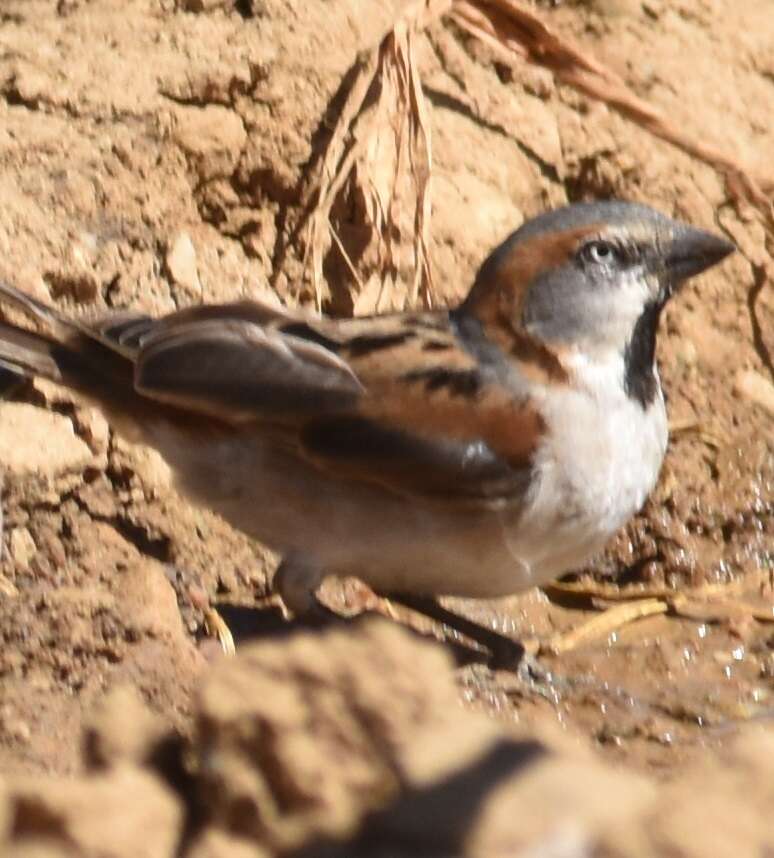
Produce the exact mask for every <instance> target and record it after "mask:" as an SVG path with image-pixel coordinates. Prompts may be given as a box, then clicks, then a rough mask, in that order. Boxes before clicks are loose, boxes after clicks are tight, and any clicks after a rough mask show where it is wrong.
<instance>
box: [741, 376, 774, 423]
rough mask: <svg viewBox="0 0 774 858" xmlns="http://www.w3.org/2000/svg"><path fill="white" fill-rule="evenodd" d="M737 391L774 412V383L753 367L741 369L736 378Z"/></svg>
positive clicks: (745, 397) (750, 400)
mask: <svg viewBox="0 0 774 858" xmlns="http://www.w3.org/2000/svg"><path fill="white" fill-rule="evenodd" d="M734 390H735V391H736V393H737V394H738V395H739V396H741V397H743V398H744V399H746V400H747V401H748V402H752V403H753V404H755V405H759V406H760V407H761V408H764V409H765V410H766V411H768V412H769V414H774V384H772V383H771V382H770V381H769V380H768V379H767V378H764V377H763V376H762V375H761V374H760V373H758V372H755V370H753V369H740V370H739V372H738V373H737V374H736V378H735V379H734Z"/></svg>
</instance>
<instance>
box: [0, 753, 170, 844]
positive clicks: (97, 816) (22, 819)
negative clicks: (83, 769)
mask: <svg viewBox="0 0 774 858" xmlns="http://www.w3.org/2000/svg"><path fill="white" fill-rule="evenodd" d="M6 802H7V803H6V808H7V811H6V812H8V813H9V814H10V817H11V819H12V838H13V840H15V841H17V842H19V843H20V845H24V844H25V841H27V840H33V842H34V841H40V840H49V841H53V843H54V844H55V845H56V847H57V850H58V849H60V848H61V847H65V852H64V854H70V855H73V856H79V858H80V856H82V858H92V856H93V858H97V857H98V856H99V858H135V856H137V855H143V856H147V858H168V856H171V855H172V854H173V853H174V849H175V846H176V844H177V842H178V840H179V838H180V833H181V826H182V821H183V810H182V807H181V806H180V803H179V802H178V801H177V800H176V799H175V797H174V796H173V795H172V793H171V792H170V790H168V789H167V788H166V787H165V786H164V785H163V784H162V783H161V782H160V781H159V779H158V778H157V777H155V776H154V775H153V774H151V773H150V772H147V771H141V770H140V769H137V768H134V767H130V766H118V767H116V768H114V769H112V770H111V771H109V772H107V773H106V774H97V775H92V776H90V777H83V778H76V779H73V780H70V781H67V782H64V781H60V780H57V779H55V778H45V777H29V778H20V779H19V780H17V781H15V782H14V783H13V784H12V785H10V786H9V789H8V798H7V800H6ZM3 854H7V853H6V852H4V853H3ZM44 854H45V853H44ZM54 854H56V852H54Z"/></svg>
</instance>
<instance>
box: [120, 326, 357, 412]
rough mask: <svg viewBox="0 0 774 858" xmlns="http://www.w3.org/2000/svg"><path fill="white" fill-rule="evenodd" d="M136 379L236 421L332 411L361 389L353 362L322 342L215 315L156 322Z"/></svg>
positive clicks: (173, 399) (154, 393)
mask: <svg viewBox="0 0 774 858" xmlns="http://www.w3.org/2000/svg"><path fill="white" fill-rule="evenodd" d="M135 384H136V387H137V389H138V390H139V391H140V392H141V393H143V394H145V395H146V396H149V397H151V398H153V399H156V400H159V401H162V402H165V403H167V404H170V405H176V406H178V407H182V408H190V409H191V410H193V411H198V412H202V413H207V414H211V415H213V416H216V417H220V418H222V419H224V420H226V421H228V422H238V423H241V422H249V421H256V420H258V421H260V420H272V421H276V420H292V419H294V418H297V417H301V416H307V417H308V416H310V415H317V414H319V415H324V414H327V413H332V412H334V413H335V412H337V411H341V410H342V409H343V408H345V407H348V406H352V405H353V404H354V402H355V400H356V399H357V397H358V396H359V395H360V394H361V393H362V386H361V384H360V383H359V381H358V379H357V378H356V376H355V375H354V373H353V372H352V370H351V369H350V367H349V366H348V365H347V364H346V363H345V362H344V361H342V360H341V359H340V358H338V356H337V355H335V354H333V353H330V352H327V351H326V350H325V349H323V348H322V347H321V346H317V345H315V344H314V343H309V342H304V341H299V340H297V339H296V338H294V337H289V336H286V335H283V334H280V333H278V332H277V331H276V330H274V329H272V328H264V327H261V326H259V325H256V324H253V323H251V322H242V321H234V320H232V319H226V320H223V319H217V318H212V319H209V320H207V321H193V322H191V321H184V322H183V323H182V324H180V325H176V326H172V325H167V326H166V328H165V329H162V330H157V329H156V328H154V329H153V330H152V331H151V332H150V333H149V334H148V335H147V337H146V339H145V342H144V344H143V346H142V348H141V350H140V353H139V355H138V358H137V367H136V375H135Z"/></svg>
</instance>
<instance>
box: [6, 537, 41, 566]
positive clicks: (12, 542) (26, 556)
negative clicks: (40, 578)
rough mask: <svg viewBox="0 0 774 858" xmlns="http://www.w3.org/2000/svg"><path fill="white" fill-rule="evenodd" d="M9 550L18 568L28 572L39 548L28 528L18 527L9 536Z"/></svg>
mask: <svg viewBox="0 0 774 858" xmlns="http://www.w3.org/2000/svg"><path fill="white" fill-rule="evenodd" d="M8 549H9V551H10V552H11V557H12V558H13V562H14V563H15V564H16V566H17V568H19V569H24V570H26V569H29V566H30V561H31V560H32V558H33V557H34V556H35V554H36V552H37V550H38V547H37V545H35V540H34V539H33V538H32V535H31V534H30V532H29V530H27V528H26V527H16V528H14V529H13V530H12V531H11V532H10V534H9V535H8Z"/></svg>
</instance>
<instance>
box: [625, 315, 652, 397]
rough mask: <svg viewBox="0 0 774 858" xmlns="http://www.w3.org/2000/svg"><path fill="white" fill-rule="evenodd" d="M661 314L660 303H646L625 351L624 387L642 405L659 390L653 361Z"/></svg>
mask: <svg viewBox="0 0 774 858" xmlns="http://www.w3.org/2000/svg"><path fill="white" fill-rule="evenodd" d="M660 315H661V306H660V305H659V304H657V303H655V302H654V303H652V304H647V305H646V306H645V309H644V310H643V311H642V315H641V316H640V318H639V319H637V322H636V324H635V325H634V330H633V331H632V338H631V339H630V340H629V342H628V343H627V345H626V349H625V351H624V390H625V391H626V393H627V394H628V395H629V396H631V398H632V399H635V400H637V402H639V403H640V405H641V406H642V407H643V409H645V408H647V407H648V406H649V405H650V404H651V403H652V402H653V400H654V399H655V398H656V394H657V393H658V381H657V380H656V373H655V367H654V362H655V359H656V331H657V330H658V319H659V316H660Z"/></svg>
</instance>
